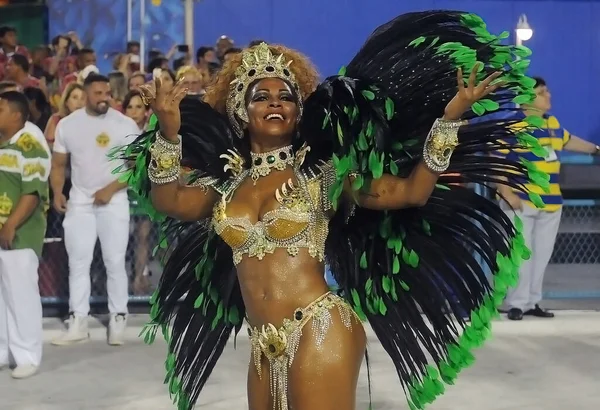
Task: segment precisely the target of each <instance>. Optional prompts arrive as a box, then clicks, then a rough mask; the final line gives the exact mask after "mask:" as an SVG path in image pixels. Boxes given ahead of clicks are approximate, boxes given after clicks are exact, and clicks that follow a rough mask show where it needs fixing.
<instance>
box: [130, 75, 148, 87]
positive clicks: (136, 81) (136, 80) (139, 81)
mask: <svg viewBox="0 0 600 410" xmlns="http://www.w3.org/2000/svg"><path fill="white" fill-rule="evenodd" d="M144 84H146V79H145V78H144V76H143V75H136V76H134V77H131V78H130V79H129V91H132V90H137V89H138V88H140V86H142V85H144Z"/></svg>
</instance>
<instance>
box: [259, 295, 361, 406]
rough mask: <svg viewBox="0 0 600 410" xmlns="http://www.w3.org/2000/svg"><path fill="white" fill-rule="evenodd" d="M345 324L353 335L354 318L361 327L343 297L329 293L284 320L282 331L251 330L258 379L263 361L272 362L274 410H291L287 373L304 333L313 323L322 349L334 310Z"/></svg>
mask: <svg viewBox="0 0 600 410" xmlns="http://www.w3.org/2000/svg"><path fill="white" fill-rule="evenodd" d="M336 306H337V308H338V312H339V313H340V317H341V319H342V323H343V324H344V326H346V328H347V329H349V330H350V331H352V317H355V318H356V321H357V322H358V323H360V319H359V318H358V316H356V313H354V310H352V308H351V307H350V305H349V304H348V303H347V302H346V301H345V300H344V299H342V298H341V297H339V296H337V295H334V294H333V293H331V292H327V293H325V294H324V295H322V296H319V297H318V298H317V299H316V300H315V301H313V302H312V303H310V304H309V305H308V306H306V307H305V308H298V309H296V311H295V312H294V316H293V318H292V319H288V318H286V319H283V325H282V326H281V327H280V328H277V327H275V326H274V325H272V324H268V325H266V326H262V328H261V329H259V328H257V327H252V328H249V333H250V344H251V349H252V358H253V360H254V365H255V366H256V371H257V372H258V375H259V377H261V375H262V366H261V359H262V355H265V356H266V357H267V359H268V360H269V384H270V389H271V395H272V396H273V409H274V410H288V409H289V406H288V370H289V368H290V367H291V366H292V362H293V361H294V356H295V354H296V352H297V351H298V346H299V344H300V338H301V337H302V329H303V328H304V326H305V325H306V324H307V323H308V322H309V321H310V320H311V319H312V324H311V328H312V332H313V335H314V338H315V344H316V346H317V348H320V347H321V346H322V345H323V341H324V340H325V336H326V335H327V331H328V330H329V327H330V326H331V324H332V316H331V310H332V309H333V308H334V307H336Z"/></svg>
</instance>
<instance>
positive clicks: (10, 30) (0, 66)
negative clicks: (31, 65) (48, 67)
mask: <svg viewBox="0 0 600 410" xmlns="http://www.w3.org/2000/svg"><path fill="white" fill-rule="evenodd" d="M15 54H20V55H23V56H25V57H26V58H27V60H29V51H28V50H27V48H26V47H24V46H21V45H19V44H18V38H17V30H16V29H15V28H14V27H9V26H2V27H0V81H2V80H5V79H6V78H4V77H5V68H6V65H7V64H8V60H9V59H10V58H11V57H12V56H13V55H15Z"/></svg>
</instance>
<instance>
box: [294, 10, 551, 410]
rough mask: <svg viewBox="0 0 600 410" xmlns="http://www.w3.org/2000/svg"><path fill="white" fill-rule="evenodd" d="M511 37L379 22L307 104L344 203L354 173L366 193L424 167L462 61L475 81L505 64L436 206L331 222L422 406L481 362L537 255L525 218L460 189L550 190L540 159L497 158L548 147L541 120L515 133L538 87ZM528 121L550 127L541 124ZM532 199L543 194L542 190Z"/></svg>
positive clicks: (412, 19)
mask: <svg viewBox="0 0 600 410" xmlns="http://www.w3.org/2000/svg"><path fill="white" fill-rule="evenodd" d="M503 37H504V36H503V35H501V36H499V37H496V36H493V35H491V34H490V33H488V32H487V30H486V29H485V24H484V23H483V21H482V20H481V19H480V18H479V17H478V16H476V15H473V14H466V13H460V12H443V11H440V12H422V13H412V14H407V15H402V16H400V17H398V18H396V19H395V20H393V21H391V22H389V23H387V24H385V25H383V26H381V27H380V28H378V29H377V30H376V31H375V32H374V33H373V35H372V36H371V37H370V38H369V39H368V40H367V42H366V43H365V45H364V46H363V48H362V49H361V50H360V52H359V53H358V54H357V55H356V57H355V58H354V59H353V60H352V62H351V63H350V64H348V66H347V67H346V68H343V69H342V70H341V72H340V75H338V76H335V77H330V78H328V79H326V80H325V81H324V82H323V83H322V84H321V85H320V86H319V87H318V89H317V90H316V92H315V93H314V94H313V95H312V96H311V97H310V98H309V99H308V100H307V101H306V104H305V116H304V118H303V120H302V124H301V130H302V134H303V135H304V136H306V138H307V139H308V144H309V145H310V146H311V152H310V154H309V156H307V160H306V164H307V166H311V165H312V164H315V163H318V162H319V161H323V160H327V159H328V158H330V157H331V155H332V154H333V163H334V165H335V168H336V172H337V182H336V184H334V186H333V187H332V189H331V192H330V196H331V199H332V201H333V202H334V203H335V202H336V201H337V200H338V198H339V197H340V195H341V192H342V187H343V182H344V180H345V179H346V178H347V177H348V175H349V173H350V172H357V173H358V177H356V178H355V180H354V183H353V188H354V189H356V190H359V189H366V187H368V185H369V182H370V181H371V180H373V179H376V178H379V177H380V176H381V175H382V174H383V173H384V172H385V173H389V174H393V175H399V176H407V175H409V174H410V172H411V171H412V169H413V168H414V167H415V165H416V164H417V163H418V162H419V161H420V160H421V157H422V150H423V144H424V141H425V138H426V136H427V134H428V132H429V130H430V128H431V126H432V124H433V122H434V121H435V119H436V118H439V117H441V116H442V115H443V110H444V107H445V106H446V104H447V103H448V102H449V100H450V99H451V98H452V97H453V96H454V95H455V93H456V90H457V86H456V81H457V80H456V71H457V68H458V67H462V69H463V72H464V73H466V75H468V74H469V73H470V71H471V69H472V68H473V67H474V65H475V64H476V63H477V62H478V61H479V62H482V63H484V64H483V65H482V67H481V71H480V73H479V80H481V79H482V78H484V77H485V76H487V75H489V74H490V73H491V72H493V71H496V70H502V71H503V75H502V77H501V79H502V80H503V81H505V82H506V84H505V85H504V86H503V88H502V89H501V90H499V91H498V92H496V93H494V94H493V95H490V96H489V97H487V98H486V99H484V100H482V101H479V102H478V103H476V104H475V105H474V106H473V112H471V113H469V114H468V115H467V116H466V119H468V120H469V124H468V125H465V126H463V127H461V130H460V133H459V145H458V147H457V148H456V150H455V152H454V154H453V156H452V161H451V165H450V168H449V169H448V171H447V174H446V175H444V176H441V177H440V179H439V182H438V185H437V186H436V188H435V189H434V191H433V194H432V196H431V198H430V199H429V201H428V202H427V204H426V205H425V206H422V207H419V208H412V209H403V210H395V211H386V212H380V211H372V210H368V209H362V208H357V209H356V210H355V212H354V215H353V216H352V217H350V219H349V220H347V215H343V214H342V213H339V214H338V215H336V216H335V217H334V218H333V220H332V221H331V223H330V235H329V238H328V242H327V250H326V253H327V260H328V262H329V264H330V266H331V271H332V273H333V275H334V277H335V279H336V280H337V282H338V284H339V286H340V291H341V292H342V294H343V295H344V296H345V297H346V298H347V299H348V300H349V301H350V302H351V303H352V305H353V306H354V309H355V310H356V312H357V313H358V314H359V315H360V316H361V317H363V318H366V319H368V320H369V322H370V323H371V326H372V328H373V330H374V331H375V333H376V334H377V336H378V338H379V340H380V341H381V343H382V345H383V347H384V348H385V349H386V351H387V352H388V354H389V355H390V356H391V358H392V359H393V361H394V363H395V366H396V370H397V373H398V375H399V377H400V380H401V382H402V384H403V386H404V388H405V392H406V393H407V397H408V402H409V405H410V408H411V409H421V408H423V407H424V406H425V405H426V404H427V403H431V402H432V401H433V400H434V399H435V398H436V397H437V396H438V395H439V394H441V393H442V392H443V391H444V383H448V384H452V383H453V381H454V379H455V377H456V375H457V374H458V373H459V372H460V370H461V369H462V368H464V367H466V366H468V365H469V364H471V363H472V362H473V355H472V353H471V350H472V349H473V348H474V347H478V346H480V345H481V344H482V343H483V341H484V340H485V339H486V337H487V336H488V335H489V333H490V324H491V320H492V318H493V317H495V316H496V315H497V306H499V305H500V304H501V303H502V300H503V299H504V297H505V295H506V291H507V287H508V286H512V285H514V284H516V281H517V272H518V266H519V265H520V263H521V260H522V259H524V258H527V257H528V254H529V251H528V250H527V248H526V247H525V245H524V240H523V237H522V235H521V232H520V230H521V226H520V222H519V221H517V223H516V225H515V226H513V225H512V224H511V221H510V220H509V218H508V217H507V216H506V215H505V213H504V212H503V211H502V210H501V209H500V208H499V206H498V205H497V204H496V203H495V202H494V201H491V200H489V199H486V198H484V197H482V196H480V195H477V194H476V193H475V192H474V191H472V190H471V189H468V188H466V187H464V186H462V185H460V184H464V183H481V184H484V185H490V184H492V183H497V182H500V183H501V182H504V183H507V184H509V185H511V186H513V187H514V188H517V189H522V188H523V185H522V184H523V182H525V181H526V180H532V181H533V182H535V183H538V184H539V185H541V186H547V184H548V178H547V176H546V175H544V174H542V173H540V172H538V171H537V170H536V169H535V167H534V166H532V165H531V164H530V163H527V162H522V163H514V162H510V161H507V160H506V159H502V158H498V157H495V156H493V155H491V154H493V152H494V151H496V150H498V149H500V148H511V147H517V146H520V147H523V146H527V147H529V148H531V149H532V150H534V152H539V150H540V149H541V147H540V146H539V144H538V142H537V140H535V138H531V136H530V134H529V133H528V132H527V131H528V129H527V128H519V129H517V128H516V127H515V125H516V123H517V122H519V121H521V120H519V119H517V117H516V116H515V115H513V114H515V111H516V109H514V108H508V107H510V106H514V103H518V104H520V103H525V102H529V101H531V100H532V99H533V98H534V93H533V90H532V87H533V85H534V81H533V80H532V79H530V78H528V77H526V76H525V75H524V70H525V68H526V67H527V64H528V62H527V60H522V59H521V57H526V56H527V54H528V50H527V49H525V48H524V47H510V46H505V45H502V44H501V39H502V38H503ZM498 112H500V114H501V115H500V116H498V114H497V113H498ZM493 113H495V114H494V115H493ZM525 121H526V122H528V123H529V124H530V126H531V127H535V126H537V125H539V124H537V120H536V119H534V118H526V120H525ZM504 179H505V180H506V181H504ZM532 200H533V201H534V202H536V203H539V202H541V200H540V198H539V197H536V196H535V195H534V196H533V197H532ZM481 260H482V261H483V264H482V263H481ZM488 270H489V271H491V272H492V274H493V280H492V283H490V281H489V280H488V278H487V277H486V271H488ZM465 313H466V314H468V315H470V319H471V323H470V325H468V326H467V325H466V323H465V320H464V314H465Z"/></svg>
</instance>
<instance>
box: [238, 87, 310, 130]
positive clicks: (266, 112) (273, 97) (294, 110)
mask: <svg viewBox="0 0 600 410" xmlns="http://www.w3.org/2000/svg"><path fill="white" fill-rule="evenodd" d="M247 104H248V106H247V109H248V119H249V123H248V131H249V132H250V134H251V135H254V136H264V137H280V138H286V139H291V137H292V136H293V135H294V131H295V129H296V123H297V119H298V114H299V112H298V104H297V102H296V96H295V95H294V93H293V92H292V89H291V88H290V86H289V84H288V83H286V82H285V81H283V80H281V79H279V78H265V79H262V80H260V81H258V82H257V83H256V84H254V86H253V87H251V88H250V90H249V93H248V96H247Z"/></svg>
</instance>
